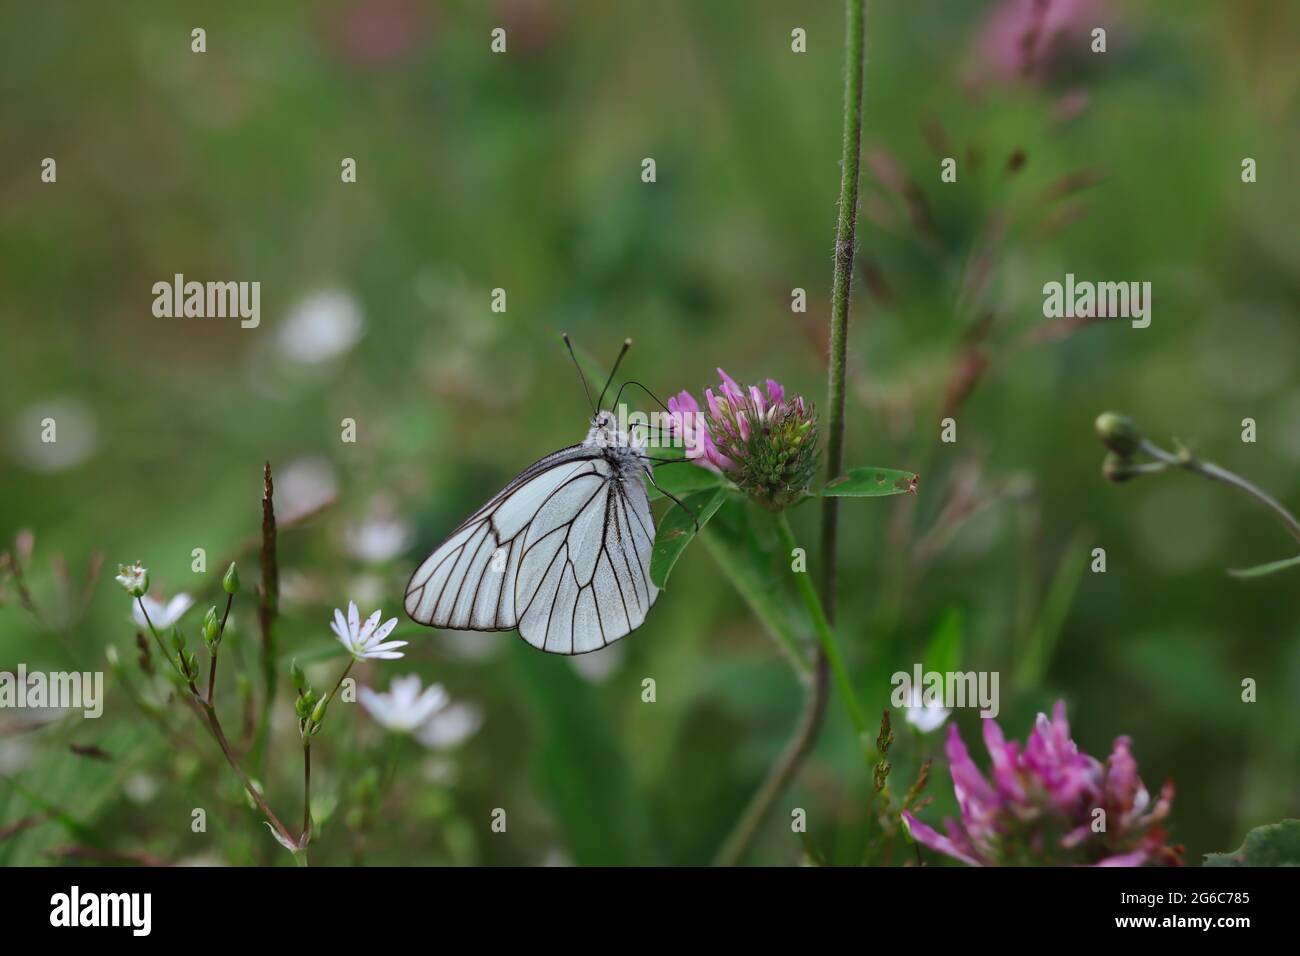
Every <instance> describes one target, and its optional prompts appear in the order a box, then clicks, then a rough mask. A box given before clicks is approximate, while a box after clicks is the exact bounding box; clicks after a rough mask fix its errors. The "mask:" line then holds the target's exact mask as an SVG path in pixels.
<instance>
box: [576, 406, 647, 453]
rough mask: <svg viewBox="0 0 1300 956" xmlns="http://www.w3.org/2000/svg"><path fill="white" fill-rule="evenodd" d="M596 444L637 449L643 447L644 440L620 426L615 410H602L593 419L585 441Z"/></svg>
mask: <svg viewBox="0 0 1300 956" xmlns="http://www.w3.org/2000/svg"><path fill="white" fill-rule="evenodd" d="M583 444H586V445H594V446H595V447H597V448H626V449H632V450H636V449H639V448H641V447H642V446H643V445H644V444H645V443H644V441H642V440H640V439H638V438H637V437H635V434H634V433H633V434H629V432H628V431H627V430H625V429H623V428H622V427H620V424H619V421H618V418H617V417H615V415H614V413H613V412H607V411H604V410H601V411H599V412H597V413H596V414H595V415H594V416H592V419H591V428H590V429H588V430H587V440H586V441H585V442H584V443H583Z"/></svg>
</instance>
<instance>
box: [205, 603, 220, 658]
mask: <svg viewBox="0 0 1300 956" xmlns="http://www.w3.org/2000/svg"><path fill="white" fill-rule="evenodd" d="M220 638H221V624H220V623H219V622H218V621H217V609H216V606H215V605H214V606H213V607H210V608H208V613H207V614H205V615H203V643H204V644H206V645H208V649H209V650H211V649H212V648H214V647H216V646H217V642H218V641H219V640H220Z"/></svg>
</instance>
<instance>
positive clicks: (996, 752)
mask: <svg viewBox="0 0 1300 956" xmlns="http://www.w3.org/2000/svg"><path fill="white" fill-rule="evenodd" d="M983 727H984V743H985V746H986V747H987V748H988V752H989V756H990V758H991V760H992V775H991V779H990V778H986V777H985V776H984V775H983V774H982V773H981V772H980V770H979V769H978V768H977V767H976V766H975V762H974V761H973V760H971V757H970V754H969V753H968V752H967V750H966V745H965V743H963V742H962V739H961V734H960V733H958V731H957V726H956V725H955V724H953V725H950V726H949V728H948V742H947V745H946V747H945V750H946V752H947V755H948V765H949V772H950V773H951V775H952V785H953V791H954V793H955V794H956V797H957V805H958V807H959V808H960V810H961V820H960V821H957V820H952V819H949V820H946V821H944V828H945V831H946V834H945V833H939V832H938V831H936V830H934V829H933V828H931V827H929V826H927V825H926V824H924V823H922V822H921V821H920V820H918V819H917V818H916V817H915V816H913V815H912V814H910V813H907V812H904V813H903V819H904V822H905V823H906V825H907V828H908V831H909V832H910V833H911V835H912V837H913V838H914V839H915V840H916V841H917V842H918V843H920V844H921V845H922V846H926V847H929V848H930V849H932V850H935V851H936V852H939V853H942V854H944V855H946V856H950V857H952V858H953V859H956V860H960V861H962V862H963V863H967V864H970V865H971V866H999V865H1018V864H1019V865H1023V864H1030V863H1034V864H1055V865H1069V864H1073V865H1083V866H1142V865H1144V864H1156V865H1179V864H1180V863H1181V857H1180V854H1181V852H1182V849H1181V847H1170V846H1167V845H1166V844H1165V833H1164V831H1163V830H1162V828H1161V827H1160V825H1159V824H1160V822H1161V821H1162V820H1164V819H1165V817H1167V816H1168V814H1169V808H1170V806H1171V804H1172V802H1173V798H1174V787H1173V784H1172V783H1166V784H1165V785H1164V787H1163V789H1162V790H1161V793H1160V798H1159V799H1158V800H1156V801H1155V802H1152V800H1151V796H1150V794H1149V793H1148V792H1147V789H1146V787H1145V786H1144V785H1143V783H1142V779H1141V778H1140V777H1139V776H1138V773H1137V762H1136V761H1135V760H1134V759H1133V755H1132V752H1131V750H1130V749H1129V744H1130V742H1129V738H1128V737H1119V738H1117V739H1116V741H1115V744H1114V748H1113V750H1112V752H1111V755H1110V759H1109V760H1108V761H1107V762H1106V763H1105V764H1103V763H1102V762H1101V761H1099V760H1097V759H1096V758H1094V757H1091V756H1089V755H1088V754H1086V753H1083V752H1081V751H1080V750H1079V748H1078V745H1077V744H1075V742H1074V741H1073V740H1072V739H1071V737H1070V725H1069V723H1068V722H1067V721H1066V718H1065V704H1064V703H1063V702H1061V701H1058V702H1057V703H1056V706H1055V707H1054V708H1053V711H1052V717H1051V719H1048V717H1047V715H1045V714H1039V715H1038V720H1037V721H1036V723H1035V725H1034V729H1033V731H1032V732H1031V733H1030V734H1029V738H1028V740H1027V741H1026V742H1025V745H1024V747H1023V748H1022V747H1021V745H1020V743H1019V742H1018V741H1007V740H1005V739H1004V738H1003V735H1002V728H1001V727H999V726H998V724H997V722H996V721H994V720H992V719H988V718H986V719H984V721H983ZM1098 810H1101V811H1103V813H1104V816H1099V814H1098V813H1097V811H1098ZM1098 819H1104V821H1105V827H1104V829H1102V828H1097V827H1096V826H1095V824H1096V822H1097V820H1098Z"/></svg>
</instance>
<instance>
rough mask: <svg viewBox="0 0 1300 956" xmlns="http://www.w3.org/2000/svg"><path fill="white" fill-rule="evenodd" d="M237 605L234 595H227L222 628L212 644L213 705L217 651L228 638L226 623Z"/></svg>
mask: <svg viewBox="0 0 1300 956" xmlns="http://www.w3.org/2000/svg"><path fill="white" fill-rule="evenodd" d="M234 603H235V596H234V595H233V594H227V595H226V613H225V614H223V615H221V627H220V629H219V630H218V631H217V639H216V641H214V642H213V644H212V652H211V653H212V663H211V664H209V665H208V704H209V705H211V703H212V694H213V692H214V691H215V690H216V687H217V651H218V650H219V649H220V647H221V639H222V638H223V637H225V636H226V622H227V621H228V620H230V606H231V605H232V604H234Z"/></svg>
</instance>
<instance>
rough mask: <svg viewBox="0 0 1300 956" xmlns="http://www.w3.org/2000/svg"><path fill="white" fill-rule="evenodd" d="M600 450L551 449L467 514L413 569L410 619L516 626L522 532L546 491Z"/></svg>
mask: <svg viewBox="0 0 1300 956" xmlns="http://www.w3.org/2000/svg"><path fill="white" fill-rule="evenodd" d="M596 457H597V454H596V453H595V452H593V451H592V450H591V449H589V448H585V447H583V446H582V445H571V446H569V447H568V448H563V449H561V450H560V451H557V452H555V453H554V454H551V455H547V456H546V457H545V458H543V459H541V460H540V461H538V462H535V463H534V464H532V465H530V466H529V467H528V468H526V469H524V471H523V472H522V473H520V475H519V476H518V477H517V478H515V479H514V481H512V482H510V484H508V485H506V487H505V488H503V489H501V491H499V492H497V494H495V495H493V496H492V498H491V499H489V501H488V502H487V504H485V505H483V507H481V508H479V509H478V511H476V512H474V513H473V514H472V515H470V516H469V517H468V518H466V519H465V521H464V522H463V523H462V524H461V525H460V527H458V528H457V529H456V530H455V531H453V532H452V533H451V535H450V536H449V537H448V538H447V540H446V541H444V542H443V543H442V544H440V545H439V546H438V547H437V548H436V549H434V551H433V553H432V554H430V555H429V556H428V557H427V558H425V559H424V561H423V562H422V563H421V564H420V566H419V567H418V568H416V569H415V573H414V574H413V575H411V580H410V582H409V583H408V584H407V585H406V613H407V614H408V615H410V617H411V619H412V620H413V621H416V622H417V623H419V624H428V625H430V626H432V627H448V628H454V629H456V630H475V631H506V630H510V629H511V628H513V627H516V626H518V618H517V615H516V614H515V604H514V595H515V588H514V581H515V576H516V574H517V573H518V570H519V558H520V555H521V554H522V552H523V535H524V533H525V532H526V531H527V529H528V527H529V525H530V523H531V522H532V521H533V519H534V518H535V517H536V516H537V514H538V512H539V511H540V510H541V509H542V507H543V505H544V504H545V503H546V501H547V500H548V498H549V497H550V496H551V495H553V494H555V493H556V492H557V491H558V490H559V489H561V488H562V487H563V486H564V484H565V483H566V482H567V481H569V480H570V479H571V478H572V477H574V475H575V473H577V472H579V471H582V470H583V469H584V468H586V466H587V465H588V464H589V463H590V462H591V461H592V460H593V459H594V458H596Z"/></svg>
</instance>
